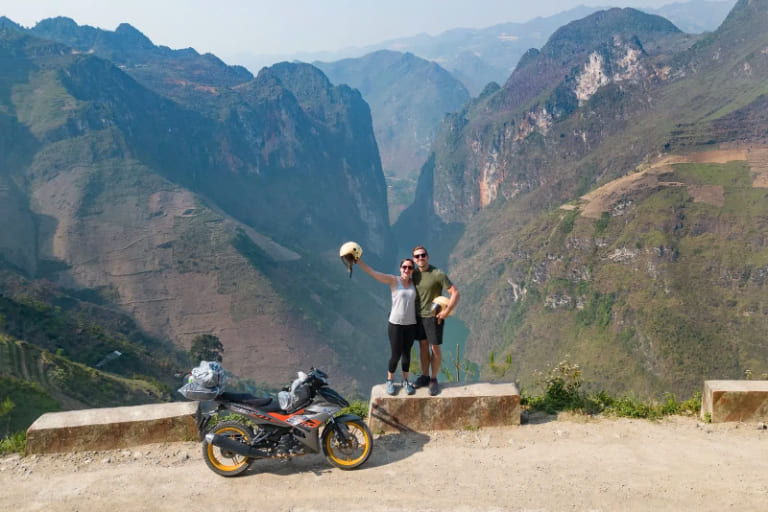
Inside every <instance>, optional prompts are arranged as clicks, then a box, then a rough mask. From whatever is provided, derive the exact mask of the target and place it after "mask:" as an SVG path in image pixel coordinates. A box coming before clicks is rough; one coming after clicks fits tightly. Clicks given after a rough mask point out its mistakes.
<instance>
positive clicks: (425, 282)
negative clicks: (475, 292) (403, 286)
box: [413, 265, 453, 318]
mask: <svg viewBox="0 0 768 512" xmlns="http://www.w3.org/2000/svg"><path fill="white" fill-rule="evenodd" d="M413 284H414V285H415V286H416V293H417V294H418V303H417V304H416V307H417V310H418V312H419V316H421V317H422V318H426V317H430V316H434V315H433V314H432V300H434V298H435V297H437V296H439V295H442V294H443V290H447V289H448V288H450V287H451V286H453V283H451V280H450V279H448V276H447V275H445V272H443V271H442V270H440V269H439V268H437V267H433V266H432V265H430V266H429V267H427V270H425V271H423V272H421V271H420V270H419V268H418V267H416V270H414V271H413Z"/></svg>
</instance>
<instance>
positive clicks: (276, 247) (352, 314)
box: [0, 18, 394, 390]
mask: <svg viewBox="0 0 768 512" xmlns="http://www.w3.org/2000/svg"><path fill="white" fill-rule="evenodd" d="M38 32H39V33H40V34H45V37H49V38H57V37H58V38H60V39H62V40H63V41H65V42H58V41H53V40H51V39H44V38H41V37H40V36H38V35H37V33H38ZM68 44H73V45H75V46H74V47H73V46H68ZM169 52H170V54H169ZM180 52H181V53H177V52H175V51H168V50H166V49H163V48H153V47H152V46H151V44H150V43H148V42H147V40H146V38H145V37H143V36H142V35H141V34H140V33H139V32H138V31H137V30H135V29H133V28H131V27H129V26H127V25H121V26H120V28H119V30H117V31H115V33H108V32H104V31H100V30H97V29H92V28H90V27H80V26H78V25H77V24H73V22H71V20H67V19H63V18H58V19H55V20H47V21H45V22H41V23H40V24H39V25H38V26H37V27H33V28H32V29H29V30H26V29H20V28H19V27H18V25H15V24H13V23H12V22H9V21H4V22H3V23H2V25H0V67H1V68H2V69H1V70H0V131H1V133H0V146H1V147H0V149H2V151H0V164H2V165H0V196H1V197H2V199H3V200H2V201H0V211H2V213H3V215H2V217H0V222H1V223H2V229H0V255H2V257H3V258H4V259H5V261H6V262H7V263H8V264H10V265H12V266H14V267H15V268H17V269H19V270H21V271H22V272H23V273H24V274H25V275H26V276H27V277H29V278H35V279H37V280H41V282H50V283H52V284H53V285H55V286H58V287H63V288H66V289H69V290H75V291H78V293H83V292H86V291H87V292H88V293H90V294H91V295H93V296H96V297H100V298H101V300H103V301H105V302H107V303H109V304H110V305H111V306H112V307H115V308H117V309H118V310H120V311H122V312H124V313H127V314H129V315H131V316H132V317H133V318H134V319H135V320H136V322H137V324H138V326H139V328H140V329H142V330H144V331H145V332H147V333H148V334H150V335H151V336H153V337H154V338H157V339H160V340H168V341H171V342H173V343H174V344H175V345H176V346H177V347H180V348H181V349H186V348H188V347H189V344H190V342H191V340H192V338H194V337H195V336H196V335H198V334H205V333H210V334H215V335H216V336H218V337H219V338H220V339H221V341H222V343H223V344H224V347H225V352H224V358H225V359H224V363H225V366H226V367H227V369H228V370H230V371H231V372H234V373H235V374H237V375H240V376H242V377H247V378H250V379H253V380H254V381H255V382H257V383H260V384H265V385H267V384H269V385H272V386H276V385H281V384H282V383H284V382H286V380H290V378H291V375H293V374H294V373H295V371H296V370H297V369H301V368H306V367H309V366H312V365H314V366H322V367H325V368H328V369H329V370H330V371H331V373H332V374H334V375H336V380H337V382H339V385H340V386H341V387H346V388H347V389H350V390H354V389H359V386H367V385H368V384H369V383H370V382H371V379H373V376H372V375H371V374H370V372H369V366H368V365H369V364H376V363H378V364H377V366H376V367H379V366H381V365H383V362H380V361H379V359H381V360H382V361H383V359H384V355H383V352H382V351H380V350H374V349H372V348H371V346H372V345H373V346H378V340H377V338H376V337H372V336H369V335H368V334H367V333H368V332H371V331H372V330H373V329H374V328H375V327H377V326H379V322H377V321H375V317H376V315H375V314H373V315H372V314H371V311H374V312H375V311H381V314H382V315H383V314H384V311H385V309H386V307H387V303H386V301H383V300H381V298H380V296H381V294H380V293H375V292H371V290H370V289H369V288H368V283H365V282H363V283H361V284H358V283H354V284H353V283H350V284H347V283H348V282H349V281H348V279H347V277H346V272H345V270H344V268H343V266H342V265H341V264H340V263H339V260H338V254H337V251H338V247H339V245H340V244H341V243H342V242H344V241H346V240H349V239H353V240H356V241H358V242H359V243H361V245H362V246H363V247H364V248H365V250H366V257H367V259H368V260H369V261H371V262H372V263H374V264H378V263H379V262H381V261H391V260H392V259H394V256H392V254H391V253H392V250H393V245H394V244H393V242H392V240H393V239H392V234H391V231H390V228H389V222H388V212H387V204H386V188H385V182H384V176H383V173H382V170H381V163H380V159H379V154H378V148H377V145H376V141H375V137H374V134H373V129H372V124H371V116H370V110H369V108H368V105H367V104H366V103H365V102H364V101H363V99H362V97H361V96H360V94H359V92H357V91H354V90H352V89H351V88H349V87H347V86H333V85H332V84H331V83H330V82H329V81H328V79H327V78H326V77H325V75H323V74H322V72H321V71H319V70H318V69H317V68H314V67H312V66H310V65H307V64H288V63H283V64H280V65H276V66H273V67H271V68H266V69H263V70H262V71H261V72H260V73H259V75H258V76H256V77H252V76H251V75H250V74H249V73H247V72H243V70H241V69H226V68H222V67H221V66H220V65H219V64H218V63H217V60H216V59H215V58H213V57H212V56H204V55H203V56H201V55H197V54H196V53H195V52H192V51H180ZM102 53H103V55H102ZM166 54H168V55H166ZM164 55H166V56H165V57H164ZM111 58H114V59H115V61H111V60H108V59H111ZM153 70H154V71H153ZM371 288H372V287H371ZM374 290H375V289H374ZM376 291H378V290H376ZM372 298H373V299H374V300H371V299H372ZM364 302H365V303H370V307H369V308H366V310H365V311H361V310H360V309H359V308H354V307H352V305H355V304H360V303H364ZM371 354H374V355H371Z"/></svg>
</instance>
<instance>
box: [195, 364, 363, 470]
mask: <svg viewBox="0 0 768 512" xmlns="http://www.w3.org/2000/svg"><path fill="white" fill-rule="evenodd" d="M180 391H181V390H180ZM182 393H183V392H182ZM188 398H189V397H188ZM203 403H204V402H201V407H200V408H198V428H199V430H200V434H201V436H202V438H203V443H202V451H203V459H204V460H205V463H206V465H207V466H208V467H209V468H210V469H211V470H212V471H213V472H215V473H217V474H219V475H222V476H227V477H231V476H236V475H239V474H241V473H243V472H244V471H246V470H247V469H248V468H249V467H250V466H251V464H252V463H253V462H254V461H255V460H257V459H283V460H287V459H289V458H291V457H296V456H301V455H306V454H308V453H319V452H320V450H321V448H322V451H323V454H324V455H325V458H326V459H327V460H328V462H329V463H331V464H332V465H333V466H335V467H337V468H340V469H343V470H349V469H355V468H357V467H360V466H361V465H363V464H364V463H365V461H367V460H368V457H370V455H371V452H372V451H373V436H372V435H371V431H370V429H369V428H368V425H366V424H365V422H364V421H363V419H362V418H360V417H359V416H357V415H354V414H343V415H340V416H336V413H338V412H339V411H340V410H341V409H343V408H344V407H349V402H347V400H345V399H344V397H342V396H341V395H340V394H339V393H338V392H336V391H334V390H333V389H331V388H330V387H329V386H328V375H327V374H326V373H325V372H323V371H322V370H319V369H316V368H312V369H311V370H310V371H309V373H306V374H305V373H304V372H298V378H297V379H295V380H294V381H293V383H292V385H291V390H290V391H281V392H280V393H279V394H278V399H277V400H275V399H274V398H271V397H255V396H253V395H250V394H247V393H230V392H217V394H216V395H215V396H214V397H213V399H212V401H211V402H210V403H212V406H211V407H210V408H209V409H207V410H205V411H203V410H202V407H203V405H202V404H203ZM228 413H234V414H236V415H238V416H239V418H243V419H224V420H223V421H218V422H214V418H216V419H218V418H219V417H222V416H224V417H226V416H227V415H228ZM245 418H247V420H246V419H245ZM321 428H322V434H321V433H320V431H321Z"/></svg>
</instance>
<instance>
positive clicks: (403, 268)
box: [356, 258, 416, 395]
mask: <svg viewBox="0 0 768 512" xmlns="http://www.w3.org/2000/svg"><path fill="white" fill-rule="evenodd" d="M356 263H357V264H358V265H360V268H362V269H363V270H364V271H365V273H366V274H368V275H369V276H371V277H372V278H374V279H376V280H377V281H381V282H382V283H384V284H388V285H389V288H390V289H391V290H392V309H391V310H390V312H389V326H388V333H389V345H390V348H391V350H392V353H391V356H390V358H389V371H388V372H387V393H388V394H390V395H394V394H395V393H396V390H395V384H394V378H395V371H396V370H397V362H398V361H400V362H401V366H400V368H401V369H402V372H403V388H404V389H405V392H406V393H408V394H409V395H412V394H413V393H414V392H415V389H414V387H413V384H411V383H410V382H408V369H409V367H410V366H411V346H413V340H415V339H416V288H414V286H413V282H412V281H411V276H412V275H413V267H414V265H413V260H411V259H409V258H405V259H404V260H402V261H401V262H400V275H399V276H393V275H390V274H382V273H381V272H377V271H376V270H373V269H372V268H371V267H369V266H368V264H367V263H365V262H364V261H363V260H361V259H358V260H357V261H356Z"/></svg>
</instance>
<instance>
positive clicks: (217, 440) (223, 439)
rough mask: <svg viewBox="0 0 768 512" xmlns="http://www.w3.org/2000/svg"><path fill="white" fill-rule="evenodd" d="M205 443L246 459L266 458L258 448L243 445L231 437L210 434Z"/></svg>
mask: <svg viewBox="0 0 768 512" xmlns="http://www.w3.org/2000/svg"><path fill="white" fill-rule="evenodd" d="M205 441H206V442H207V443H208V444H212V445H213V446H218V447H219V448H221V449H222V450H226V451H230V452H234V453H237V454H238V455H242V456H244V457H251V458H258V457H264V456H265V454H264V452H263V451H261V450H259V449H258V448H256V447H254V446H249V445H247V444H245V443H241V442H240V441H235V440H234V439H232V438H231V437H229V436H222V435H219V434H214V433H213V432H209V433H208V434H206V435H205Z"/></svg>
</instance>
